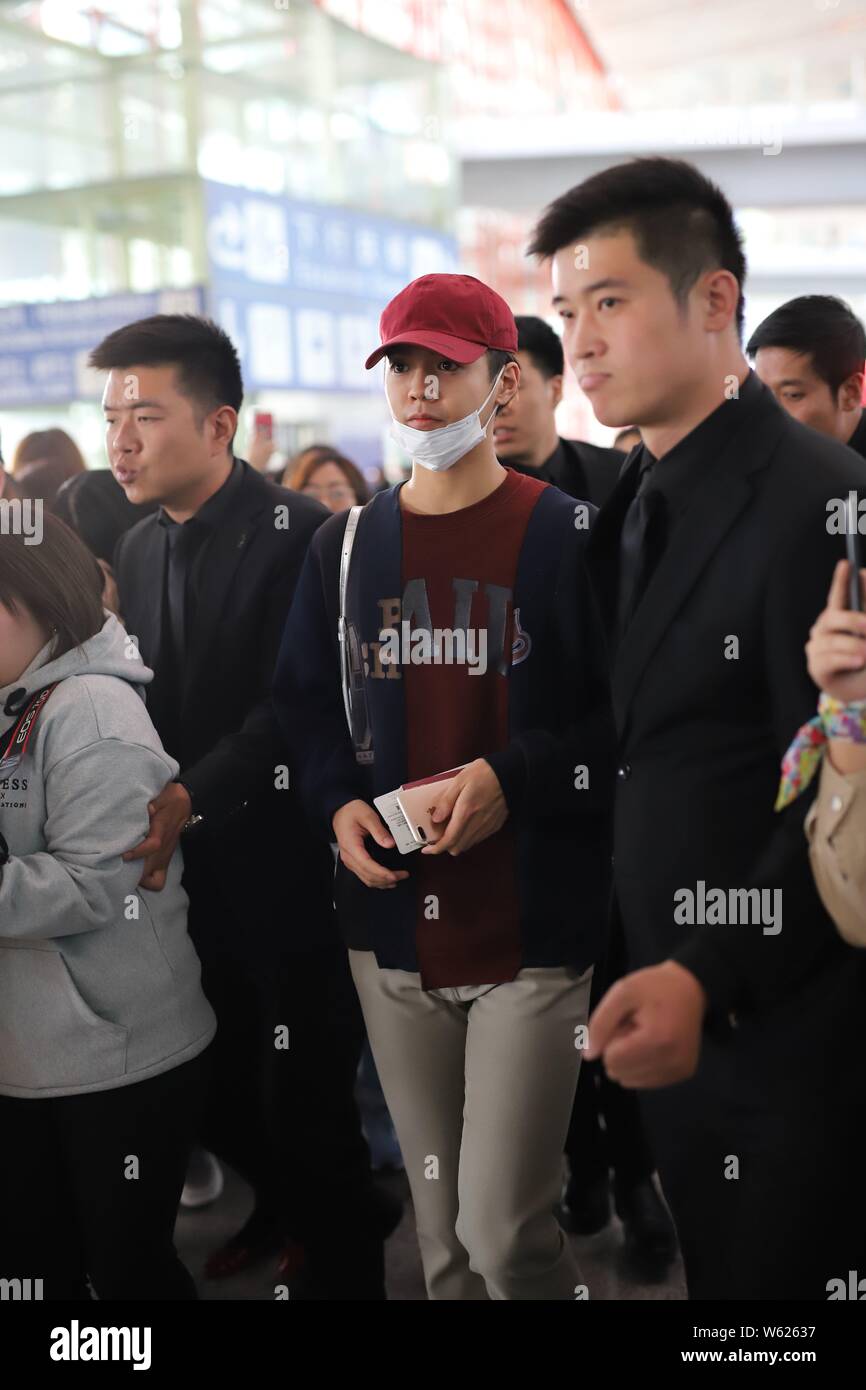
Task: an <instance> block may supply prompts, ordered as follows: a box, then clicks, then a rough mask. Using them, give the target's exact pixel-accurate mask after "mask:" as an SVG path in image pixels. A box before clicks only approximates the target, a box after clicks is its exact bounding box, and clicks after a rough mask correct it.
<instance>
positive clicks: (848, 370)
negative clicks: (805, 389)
mask: <svg viewBox="0 0 866 1390" xmlns="http://www.w3.org/2000/svg"><path fill="white" fill-rule="evenodd" d="M771 347H778V348H788V349H789V351H790V352H796V353H803V354H807V355H808V356H809V357H810V358H811V361H812V367H813V368H814V371H815V375H816V376H819V377H820V378H821V380H822V381H826V383H827V385H828V386H829V387H830V390H831V391H832V392H833V395H834V396H835V394H836V392H837V391H838V390H839V387H840V386H841V385H842V383H843V381H847V380H848V378H849V377H850V376H852V375H853V374H854V372H862V371H863V368H864V364H866V332H864V330H863V325H862V323H861V322H860V320H859V319H858V317H857V315H856V314H855V313H854V310H853V309H852V308H851V306H850V304H846V303H845V301H844V299H837V297H836V296H835V295H833V294H801V295H799V296H798V297H797V298H796V299H789V300H788V302H787V304H783V305H781V307H780V308H778V309H774V310H773V312H772V314H768V315H767V317H766V318H765V319H764V321H763V323H760V324H758V327H757V328H756V329H755V331H754V333H753V334H752V336H751V338H750V339H749V341H748V343H747V344H746V352H747V353H748V355H749V357H755V356H756V354H757V353H758V352H759V351H760V350H761V348H771Z"/></svg>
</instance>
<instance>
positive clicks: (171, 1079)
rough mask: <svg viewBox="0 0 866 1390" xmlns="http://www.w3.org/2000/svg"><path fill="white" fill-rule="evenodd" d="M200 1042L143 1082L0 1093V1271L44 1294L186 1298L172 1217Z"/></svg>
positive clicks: (185, 1156) (191, 1124)
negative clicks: (45, 1095)
mask: <svg viewBox="0 0 866 1390" xmlns="http://www.w3.org/2000/svg"><path fill="white" fill-rule="evenodd" d="M208 1062H209V1058H208V1050H206V1051H205V1052H204V1053H201V1054H200V1055H199V1056H198V1057H195V1058H193V1059H192V1061H189V1062H184V1063H182V1064H181V1065H180V1066H178V1067H174V1068H173V1069H172V1070H171V1071H166V1072H162V1073H161V1074H160V1075H159V1076H154V1077H151V1078H150V1079H149V1080H147V1081H139V1082H134V1083H133V1084H132V1085H129V1086H118V1087H116V1088H114V1089H112V1090H107V1091H93V1092H88V1093H86V1094H84V1095H77V1096H58V1097H54V1098H49V1099H45V1100H22V1099H19V1098H18V1097H9V1096H0V1135H2V1141H0V1277H2V1278H7V1279H31V1280H34V1279H41V1280H42V1281H43V1285H42V1296H43V1298H44V1299H46V1300H66V1299H71V1300H76V1301H77V1300H89V1299H90V1293H89V1291H88V1288H87V1280H88V1279H89V1280H90V1284H91V1286H92V1288H93V1290H94V1292H95V1293H96V1295H97V1296H98V1298H100V1299H101V1300H103V1299H117V1300H138V1299H159V1300H163V1301H165V1300H182V1299H195V1298H196V1296H197V1295H196V1289H195V1284H194V1282H193V1280H192V1278H191V1276H190V1274H189V1273H188V1271H187V1270H186V1269H185V1267H184V1266H183V1264H182V1263H181V1261H180V1259H179V1258H178V1255H177V1252H176V1250H175V1248H174V1223H175V1217H176V1215H177V1204H178V1199H179V1198H180V1193H181V1189H182V1187H183V1181H184V1174H185V1172H186V1165H187V1162H188V1160H189V1152H190V1148H191V1146H192V1142H193V1137H194V1132H195V1128H196V1123H197V1118H198V1108H199V1105H200V1102H201V1099H202V1097H203V1094H204V1087H205V1081H206V1074H207V1068H208Z"/></svg>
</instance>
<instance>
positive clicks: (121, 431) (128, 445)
mask: <svg viewBox="0 0 866 1390" xmlns="http://www.w3.org/2000/svg"><path fill="white" fill-rule="evenodd" d="M134 444H135V432H134V430H133V428H132V423H131V421H129V420H121V422H120V424H119V425H118V426H117V428H116V430H115V432H114V439H113V441H112V445H113V448H115V449H116V450H117V451H118V452H119V453H124V454H128V453H130V452H131V451H132V449H133V446H134Z"/></svg>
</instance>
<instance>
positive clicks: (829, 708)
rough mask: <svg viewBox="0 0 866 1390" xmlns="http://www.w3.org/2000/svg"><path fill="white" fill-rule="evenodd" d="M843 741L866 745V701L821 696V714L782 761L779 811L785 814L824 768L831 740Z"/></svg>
mask: <svg viewBox="0 0 866 1390" xmlns="http://www.w3.org/2000/svg"><path fill="white" fill-rule="evenodd" d="M831 738H843V739H846V740H847V741H848V742H849V743H866V700H851V701H850V702H849V703H847V704H845V703H844V702H843V701H842V700H834V699H833V697H832V695H824V694H822V695H821V698H820V700H819V701H818V713H817V714H816V715H815V718H814V719H810V720H809V722H808V724H803V725H802V727H801V728H799V729H798V730H797V732H796V734H795V735H794V741H793V743H792V744H791V746H790V748H789V749H788V751H787V753H786V754H785V756H784V758H783V759H782V778H781V781H780V782H779V792H778V795H777V796H776V807H775V809H776V810H777V811H783V810H784V809H785V807H786V806H790V804H791V802H792V801H796V799H797V797H798V796H799V795H800V793H801V792H803V791H805V790H806V788H807V787H808V785H809V783H810V782H811V780H812V778H813V777H814V776H815V773H816V772H817V771H818V768H819V767H820V765H821V759H822V758H823V756H824V753H825V752H826V750H827V741H828V739H831Z"/></svg>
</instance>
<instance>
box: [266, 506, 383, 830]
mask: <svg viewBox="0 0 866 1390" xmlns="http://www.w3.org/2000/svg"><path fill="white" fill-rule="evenodd" d="M346 516H348V513H347V514H346ZM335 520H336V518H335ZM341 521H342V526H340V527H339V528H336V527H335V526H334V525H333V523H331V524H329V525H328V526H327V527H325V528H323V530H324V532H327V537H325V536H324V535H323V534H322V533H320V534H319V535H317V536H316V538H315V540H314V541H313V544H312V545H311V547H310V550H309V553H308V555H307V558H306V560H305V562H304V568H303V570H302V572H301V577H300V580H299V582H298V587H297V590H296V592H295V597H294V601H293V603H292V606H291V611H290V612H289V616H288V620H287V622H286V624H285V629H284V631H283V639H282V644H281V646H280V652H279V659H278V661H277V669H276V676H275V679H274V707H275V710H276V714H277V718H278V720H279V724H280V728H281V730H282V733H283V737H284V738H285V741H286V743H287V745H288V747H289V750H290V754H291V766H292V772H293V775H294V776H295V778H296V782H295V785H296V789H297V790H298V791H299V793H300V797H301V802H302V804H303V806H304V809H305V811H306V813H307V816H308V817H309V819H310V821H311V822H312V823H313V825H314V827H315V829H316V830H317V832H318V833H320V834H322V835H324V836H326V837H327V838H328V839H333V831H332V829H331V821H332V819H333V816H334V813H335V812H336V811H338V810H339V809H340V807H341V806H345V805H346V803H347V802H348V801H355V800H358V799H366V795H367V793H366V789H365V784H364V779H363V774H362V773H361V770H360V769H359V767H358V764H357V762H356V761H355V752H354V749H353V747H352V742H351V739H350V737H349V730H348V726H347V724H346V714H345V709H344V707H343V691H342V683H341V679H340V657H339V645H338V642H337V617H338V611H337V609H338V605H337V604H336V603H334V604H332V602H331V598H332V596H335V595H336V594H337V593H338V576H337V570H338V567H339V555H340V546H341V545H342V538H343V534H344V531H345V524H346V517H342V518H341ZM325 539H327V540H328V541H329V542H330V543H329V544H328V545H323V544H322V542H323V540H325ZM335 540H336V541H337V542H339V544H337V545H336V546H335V545H334V541H335ZM332 571H333V572H332ZM326 587H327V591H328V592H327V595H326Z"/></svg>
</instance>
